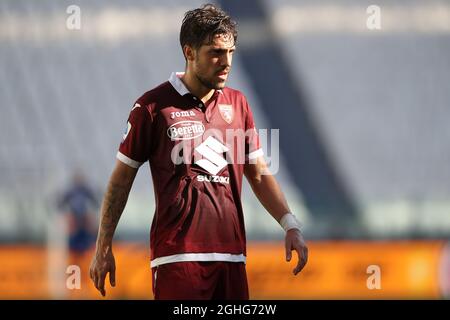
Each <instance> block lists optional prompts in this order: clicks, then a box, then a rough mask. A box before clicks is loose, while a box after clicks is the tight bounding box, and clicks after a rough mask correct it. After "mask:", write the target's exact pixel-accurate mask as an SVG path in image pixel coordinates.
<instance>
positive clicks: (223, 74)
mask: <svg viewBox="0 0 450 320" xmlns="http://www.w3.org/2000/svg"><path fill="white" fill-rule="evenodd" d="M227 75H228V71H220V72H218V73H217V76H218V77H219V78H221V79H225V78H226V77H227Z"/></svg>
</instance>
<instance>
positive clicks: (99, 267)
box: [89, 160, 138, 296]
mask: <svg viewBox="0 0 450 320" xmlns="http://www.w3.org/2000/svg"><path fill="white" fill-rule="evenodd" d="M137 171H138V169H134V168H131V167H129V166H128V165H126V164H124V163H122V162H121V161H119V160H117V161H116V166H115V168H114V171H113V173H112V175H111V177H110V179H109V183H108V187H107V190H106V193H105V195H104V197H103V203H102V207H101V218H100V226H99V229H98V236H97V245H96V252H95V256H94V258H93V260H92V262H91V266H90V270H89V274H90V277H91V279H92V281H93V282H94V285H95V287H96V288H97V290H99V291H100V293H101V294H102V295H103V296H105V294H106V291H105V278H106V275H107V274H108V272H109V280H110V283H111V285H112V286H113V287H114V286H115V285H116V284H115V282H116V280H115V271H116V264H115V260H114V255H113V252H112V239H113V236H114V232H115V230H116V227H117V224H118V223H119V219H120V216H121V215H122V212H123V209H124V208H125V205H126V203H127V199H128V195H129V193H130V190H131V186H132V185H133V181H134V178H135V177H136V173H137Z"/></svg>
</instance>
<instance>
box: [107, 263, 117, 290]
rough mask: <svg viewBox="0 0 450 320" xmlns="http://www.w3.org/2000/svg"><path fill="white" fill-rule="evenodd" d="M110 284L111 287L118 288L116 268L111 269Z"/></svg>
mask: <svg viewBox="0 0 450 320" xmlns="http://www.w3.org/2000/svg"><path fill="white" fill-rule="evenodd" d="M109 283H111V286H113V287H115V286H116V268H115V267H114V266H112V267H111V271H110V272H109Z"/></svg>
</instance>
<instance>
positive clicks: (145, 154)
mask: <svg viewBox="0 0 450 320" xmlns="http://www.w3.org/2000/svg"><path fill="white" fill-rule="evenodd" d="M152 126H153V119H152V116H151V113H150V112H149V110H148V108H147V107H145V106H141V105H140V104H139V103H136V104H135V105H134V107H133V108H132V109H131V111H130V115H129V117H128V121H127V128H126V130H125V133H124V135H123V137H122V142H121V143H120V146H119V151H118V152H117V159H119V160H120V161H122V162H123V163H125V164H127V165H128V166H130V167H132V168H136V169H137V168H139V167H140V166H141V165H142V164H143V163H144V162H146V161H147V160H148V159H149V157H150V150H151V139H152V134H151V133H152Z"/></svg>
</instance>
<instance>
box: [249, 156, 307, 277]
mask: <svg viewBox="0 0 450 320" xmlns="http://www.w3.org/2000/svg"><path fill="white" fill-rule="evenodd" d="M244 173H245V176H246V178H247V180H248V182H249V184H250V186H251V188H252V190H253V192H254V193H255V195H256V197H257V198H258V200H259V201H260V202H261V204H262V205H263V206H264V208H266V210H267V211H268V212H269V213H270V214H271V215H272V216H273V217H274V219H275V220H276V221H277V222H278V223H280V222H281V218H282V217H283V216H284V215H285V214H287V213H290V212H291V211H290V209H289V206H288V204H287V201H286V199H285V197H284V194H283V192H282V191H281V188H280V186H279V185H278V182H277V181H276V179H275V177H274V176H273V175H272V174H270V173H269V169H268V168H267V165H266V162H265V160H264V158H263V157H259V158H258V159H256V163H254V164H253V163H252V164H246V165H245V168H244ZM285 247H286V261H290V260H291V257H292V250H295V251H297V254H298V263H297V266H296V267H295V269H294V270H293V273H294V275H297V274H298V273H299V272H300V271H301V270H302V269H303V268H304V266H305V265H306V262H307V261H308V248H307V246H306V243H305V240H304V239H303V236H302V234H301V232H300V229H299V228H294V229H290V230H288V231H287V232H286V238H285Z"/></svg>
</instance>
